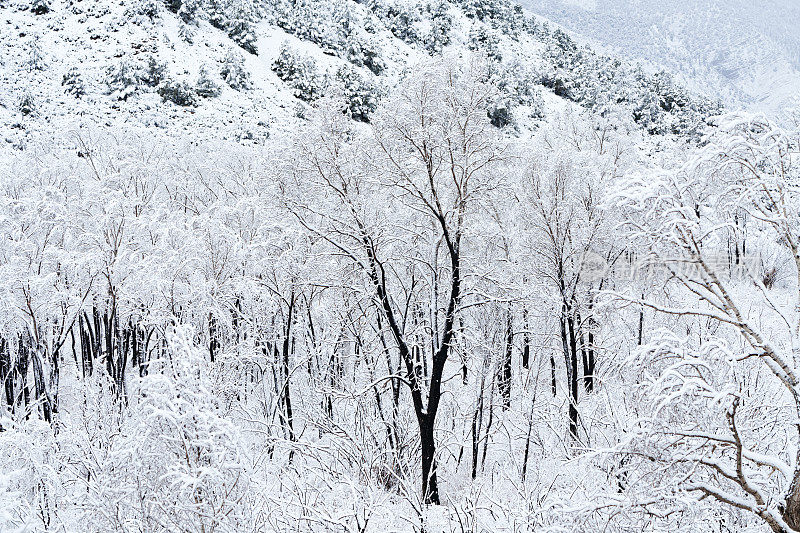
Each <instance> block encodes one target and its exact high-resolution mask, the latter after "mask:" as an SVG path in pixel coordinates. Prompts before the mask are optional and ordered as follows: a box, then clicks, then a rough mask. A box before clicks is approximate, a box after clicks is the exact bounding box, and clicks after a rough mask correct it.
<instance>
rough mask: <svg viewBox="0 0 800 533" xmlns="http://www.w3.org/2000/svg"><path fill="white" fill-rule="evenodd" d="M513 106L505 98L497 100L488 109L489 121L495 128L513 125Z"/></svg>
mask: <svg viewBox="0 0 800 533" xmlns="http://www.w3.org/2000/svg"><path fill="white" fill-rule="evenodd" d="M512 109H513V105H512V104H511V102H509V101H508V99H507V98H502V99H499V100H497V101H496V102H495V103H494V104H492V105H491V107H489V109H488V110H487V113H488V114H489V121H490V122H491V123H492V126H494V127H495V128H505V127H506V126H511V125H513V124H514V113H513V111H512Z"/></svg>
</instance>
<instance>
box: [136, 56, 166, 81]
mask: <svg viewBox="0 0 800 533" xmlns="http://www.w3.org/2000/svg"><path fill="white" fill-rule="evenodd" d="M166 77H167V64H166V63H162V62H160V61H159V60H158V59H156V57H155V56H153V55H150V56H148V58H147V65H146V66H145V67H144V71H143V72H142V74H141V81H142V82H143V83H144V84H145V85H147V86H148V87H158V86H159V85H161V83H162V82H163V81H164V80H165V79H166Z"/></svg>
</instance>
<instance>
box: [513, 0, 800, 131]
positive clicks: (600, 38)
mask: <svg viewBox="0 0 800 533" xmlns="http://www.w3.org/2000/svg"><path fill="white" fill-rule="evenodd" d="M523 4H524V5H525V7H526V8H528V9H530V10H532V11H533V12H535V13H538V14H541V15H542V16H545V17H548V18H549V19H550V20H552V21H554V22H556V23H558V24H560V25H562V26H563V27H564V28H566V29H568V30H570V31H572V32H575V33H576V34H578V35H581V36H582V37H583V38H585V39H588V40H590V41H591V42H593V43H596V44H597V45H598V46H601V47H603V48H604V49H606V50H609V51H610V52H611V53H614V54H621V55H624V56H625V57H628V58H630V59H633V60H637V61H643V62H646V63H647V64H648V65H649V67H650V68H651V69H667V70H668V71H670V72H672V73H674V74H675V75H676V76H678V77H679V79H680V81H681V83H683V84H684V85H686V86H688V87H691V88H692V89H693V90H695V91H699V92H702V93H705V94H709V95H714V96H716V97H718V98H720V99H722V100H723V101H725V102H726V104H728V105H729V106H730V107H732V108H745V109H748V110H751V111H761V112H766V113H768V114H770V115H771V116H775V117H780V116H782V113H783V112H784V110H785V108H787V107H794V106H797V105H798V102H797V91H798V87H800V37H799V35H800V32H798V31H797V28H800V6H798V5H797V3H796V2H792V1H791V0H773V1H770V2H766V3H763V2H762V3H759V4H755V3H752V2H746V1H725V2H720V1H715V0H704V1H701V2H656V1H648V0H645V1H636V2H633V1H628V0H597V1H594V0H593V1H591V2H579V1H569V0H525V2H523Z"/></svg>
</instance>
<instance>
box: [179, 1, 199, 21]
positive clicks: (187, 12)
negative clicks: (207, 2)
mask: <svg viewBox="0 0 800 533" xmlns="http://www.w3.org/2000/svg"><path fill="white" fill-rule="evenodd" d="M177 13H178V16H179V17H180V18H181V20H182V21H183V22H184V23H186V24H190V23H195V24H196V23H197V20H198V19H199V18H201V17H202V16H203V1H202V0H180V7H179V8H178V11H177Z"/></svg>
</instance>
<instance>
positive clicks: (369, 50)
mask: <svg viewBox="0 0 800 533" xmlns="http://www.w3.org/2000/svg"><path fill="white" fill-rule="evenodd" d="M346 59H347V60H348V61H350V62H351V63H352V64H354V65H356V66H357V67H366V68H368V69H369V70H371V71H372V72H373V73H374V74H380V73H381V72H383V71H384V70H385V69H386V61H384V60H383V58H382V57H381V51H380V47H379V46H378V45H377V43H376V42H375V41H374V40H372V39H369V38H363V37H357V36H356V35H355V34H353V35H351V36H350V37H349V38H348V39H347V44H346Z"/></svg>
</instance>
